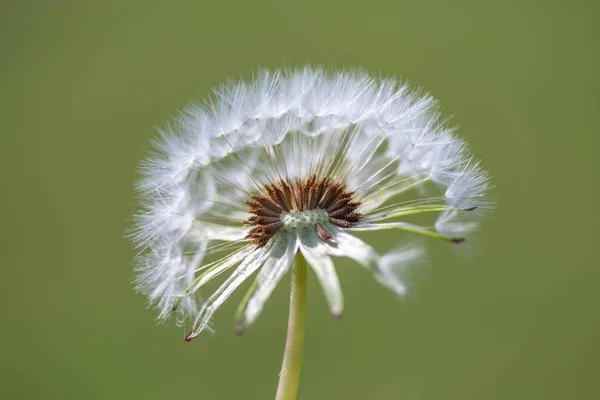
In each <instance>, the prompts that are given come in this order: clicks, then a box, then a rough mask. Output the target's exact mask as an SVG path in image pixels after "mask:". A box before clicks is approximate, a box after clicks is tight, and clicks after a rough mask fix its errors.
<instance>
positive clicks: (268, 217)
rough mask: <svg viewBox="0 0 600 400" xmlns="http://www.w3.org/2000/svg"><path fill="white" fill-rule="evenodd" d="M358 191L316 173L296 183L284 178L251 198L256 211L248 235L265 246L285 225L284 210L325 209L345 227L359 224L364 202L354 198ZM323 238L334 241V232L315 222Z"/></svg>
mask: <svg viewBox="0 0 600 400" xmlns="http://www.w3.org/2000/svg"><path fill="white" fill-rule="evenodd" d="M353 195H354V192H349V191H347V190H346V186H345V185H343V184H341V183H339V182H334V181H332V180H331V179H330V178H327V177H323V178H321V179H319V178H318V177H317V176H316V175H312V176H310V177H309V178H306V179H299V178H296V179H295V180H294V182H293V183H291V182H289V181H288V182H286V181H283V180H280V181H279V182H276V183H273V184H270V185H265V186H264V188H263V191H262V195H260V196H252V201H247V202H246V204H247V205H248V212H249V213H250V214H253V215H252V216H251V217H250V218H248V221H246V222H245V225H249V226H253V228H252V229H250V232H248V235H247V236H246V238H247V239H251V240H252V241H253V242H254V243H255V244H256V246H257V247H263V246H264V245H266V244H267V243H268V242H269V239H271V237H273V235H275V233H277V231H278V230H279V229H281V228H282V227H283V222H282V221H281V219H280V216H281V214H282V213H289V212H302V211H309V210H317V209H319V210H324V211H325V212H326V213H327V216H328V217H329V222H331V223H332V224H334V225H337V226H339V227H342V228H347V227H350V226H353V225H356V223H358V221H359V220H360V217H361V214H360V213H359V212H357V211H356V209H357V208H358V206H360V202H356V201H352V196H353ZM315 229H316V231H317V234H318V235H319V237H320V238H321V239H323V240H331V239H332V235H331V233H330V232H329V231H328V230H327V229H326V228H325V227H324V226H322V225H320V224H315Z"/></svg>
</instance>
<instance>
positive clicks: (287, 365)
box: [275, 252, 307, 400]
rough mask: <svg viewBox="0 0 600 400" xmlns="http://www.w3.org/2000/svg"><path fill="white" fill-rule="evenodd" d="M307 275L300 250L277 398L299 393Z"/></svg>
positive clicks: (282, 399) (292, 399) (290, 397)
mask: <svg viewBox="0 0 600 400" xmlns="http://www.w3.org/2000/svg"><path fill="white" fill-rule="evenodd" d="M306 277H307V267H306V260H305V259H304V256H302V253H300V252H298V253H297V254H296V262H295V264H294V268H293V270H292V289H291V292H290V316H289V320H288V330H287V335H286V341H285V353H284V355H283V364H282V365H281V372H280V374H279V386H278V387H277V396H276V397H275V398H276V400H295V399H296V394H297V393H298V382H299V381H300V365H301V363H302V345H303V344H304V328H305V322H306V321H305V320H306V287H307V285H306Z"/></svg>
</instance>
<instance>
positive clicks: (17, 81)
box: [0, 0, 600, 400]
mask: <svg viewBox="0 0 600 400" xmlns="http://www.w3.org/2000/svg"><path fill="white" fill-rule="evenodd" d="M599 4H600V3H598V2H592V1H589V2H585V1H574V2H573V1H566V0H565V1H525V2H523V1H507V2H481V1H474V0H473V1H442V0H437V1H436V0H432V1H431V0H430V1H415V0H413V1H405V2H399V1H391V0H390V1H382V0H372V1H367V2H364V1H353V0H352V1H350V0H347V1H335V2H328V1H322V0H321V1H316V0H304V1H261V0H259V1H249V2H245V1H237V2H232V1H222V2H203V1H170V2H165V1H155V0H145V1H138V0H135V1H125V2H122V1H106V0H104V1H73V0H70V1H67V0H63V1H25V0H23V1H4V2H2V5H1V11H0V32H1V35H0V51H1V53H0V54H1V56H0V57H1V62H0V88H1V90H0V102H1V107H0V116H1V121H2V131H1V133H0V148H1V149H2V150H1V153H2V157H0V163H1V170H0V174H1V186H0V187H1V188H2V196H1V198H0V202H1V203H0V205H1V206H0V214H1V226H2V229H1V230H0V235H1V237H0V264H1V266H2V273H1V275H0V276H1V282H2V283H1V287H2V289H1V290H0V300H1V303H0V310H1V318H0V321H1V322H0V324H1V325H0V349H1V350H0V397H1V398H3V399H174V398H193V399H215V400H217V399H271V398H273V397H274V393H275V388H276V385H277V377H278V372H279V368H280V363H281V356H282V354H283V345H284V335H285V329H286V323H287V322H286V318H287V307H288V291H289V288H288V285H287V284H283V285H280V287H278V289H277V291H276V292H275V294H274V296H273V298H272V299H271V300H270V301H269V303H268V304H267V307H266V309H265V311H264V312H263V314H262V315H261V317H260V319H259V320H258V321H257V323H256V324H255V325H254V326H253V327H252V328H251V329H249V330H248V331H247V333H246V334H245V335H244V336H243V337H237V336H235V334H234V333H233V329H232V325H233V314H234V310H235V308H236V307H237V303H238V300H239V299H240V297H241V295H242V294H243V293H244V292H245V290H241V291H240V292H239V293H238V294H237V296H234V298H233V299H232V301H230V302H228V303H227V305H226V306H225V307H223V309H221V310H220V312H219V313H218V314H217V317H216V321H215V323H216V328H217V334H216V335H214V336H211V335H205V336H202V338H200V339H197V340H195V341H193V342H191V343H185V342H184V341H183V336H184V335H185V333H186V331H184V329H183V328H179V327H177V326H176V325H175V324H174V323H172V324H170V325H166V326H165V325H160V326H157V325H156V323H155V321H154V318H155V315H156V313H155V312H154V311H153V310H149V309H147V308H146V299H145V298H144V297H142V296H140V295H138V294H135V293H134V292H133V290H132V284H131V279H132V271H131V260H132V258H133V256H134V254H135V252H134V250H133V249H132V248H131V245H130V243H129V242H128V241H127V240H126V239H124V238H123V232H124V231H125V230H126V228H127V227H128V226H129V225H130V223H131V215H132V214H133V213H134V211H135V210H136V207H137V200H136V197H135V193H134V190H133V186H132V185H133V182H134V180H135V179H136V177H137V173H136V167H137V165H138V164H139V162H140V160H141V159H142V157H143V155H144V152H145V151H146V150H147V148H148V147H147V142H148V139H149V138H150V137H152V136H153V135H154V132H155V128H156V127H160V126H162V125H163V124H164V123H165V121H166V120H167V119H168V118H169V117H170V116H173V115H174V114H175V113H176V110H177V109H181V108H182V107H183V106H184V105H185V104H186V103H187V102H188V100H189V99H190V98H192V97H198V96H200V95H205V94H208V93H209V92H210V90H211V88H212V87H213V86H215V85H217V84H218V83H220V82H222V81H224V80H227V79H230V78H239V77H250V76H251V75H252V72H253V71H255V70H256V68H257V67H281V66H302V65H304V64H306V63H311V64H323V65H325V66H335V67H356V66H359V67H363V68H365V69H366V70H367V71H369V72H371V73H373V74H381V75H384V76H388V75H394V76H397V77H402V78H404V79H408V80H409V81H410V82H412V83H413V85H415V86H422V87H424V88H426V90H428V91H430V92H431V93H432V94H433V95H434V96H435V97H436V98H438V99H439V100H440V101H441V103H442V104H443V105H444V110H445V112H446V115H447V116H450V115H454V117H453V119H452V121H453V123H454V124H457V125H459V127H460V133H461V135H462V136H463V137H464V138H465V139H466V140H467V141H468V142H469V143H470V145H471V147H472V149H473V151H474V153H475V154H476V155H478V156H479V157H481V159H482V160H483V167H484V168H485V169H487V170H488V171H490V173H491V175H492V177H493V178H492V183H493V184H494V185H496V186H497V189H496V190H495V191H494V192H493V195H494V196H495V197H496V199H497V200H498V208H497V210H496V212H495V213H494V214H493V215H492V217H491V218H490V219H489V220H487V221H485V223H484V226H483V229H482V232H481V243H480V247H481V255H480V256H478V257H476V258H474V259H473V260H471V261H470V260H468V259H465V258H464V257H460V256H459V255H457V254H455V252H453V251H452V250H451V249H449V248H448V247H447V246H443V245H439V244H437V243H436V244H432V245H431V249H432V252H431V253H432V254H431V264H430V266H429V268H427V269H426V270H424V271H423V272H422V273H421V272H419V273H418V274H417V275H418V277H417V278H416V279H415V280H414V282H412V286H411V287H412V289H413V295H412V296H410V297H409V298H408V299H406V300H404V301H398V300H397V299H395V298H394V296H393V295H392V294H391V293H390V292H388V291H386V290H384V289H381V288H380V287H379V286H378V285H377V283H375V281H374V280H373V279H371V277H370V276H369V274H368V273H366V272H365V271H364V270H363V269H362V268H360V267H358V266H357V265H355V264H353V263H352V262H349V261H341V262H339V263H338V264H337V266H338V270H339V273H340V275H341V280H342V283H343V287H344V291H345V297H346V312H345V314H344V317H343V319H342V320H340V321H335V320H332V319H331V318H330V316H329V314H328V311H327V307H326V304H325V301H324V298H323V294H322V292H321V290H320V288H319V287H318V285H317V282H316V280H315V277H314V276H310V277H309V278H310V281H309V285H310V288H309V289H310V290H309V315H308V327H307V337H306V342H305V354H304V365H303V372H302V379H301V382H300V393H299V398H300V399H565V398H568V399H598V398H600V387H599V386H598V374H599V371H600V366H599V360H600V312H598V305H599V297H598V284H599V282H600V268H599V264H600V263H599V262H598V256H597V253H596V252H594V251H593V248H594V247H595V246H598V243H597V241H596V240H595V239H597V233H596V232H597V226H598V225H597V223H598V222H599V221H598V212H597V211H594V208H593V207H595V205H596V203H597V201H598V197H597V194H598V192H597V190H598V173H599V172H600V168H599V163H598V161H597V160H598V155H597V149H598V145H599V144H600V142H599V139H598V125H597V121H596V120H597V116H598V111H599V110H600V107H599V105H600V104H599V98H600V97H599V93H600V91H599V90H600V78H599V75H598V71H599V70H600V68H599V67H600V63H599V60H600V56H599V50H600V49H599V48H598V42H599V39H600V28H599V25H598V23H597V18H598V15H600V6H599ZM385 240H386V239H385V238H384V242H385ZM387 240H388V241H389V240H390V239H387ZM287 282H289V278H288V280H287Z"/></svg>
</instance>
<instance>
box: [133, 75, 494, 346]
mask: <svg viewBox="0 0 600 400" xmlns="http://www.w3.org/2000/svg"><path fill="white" fill-rule="evenodd" d="M154 149H155V150H154V152H153V153H152V154H150V156H149V157H148V159H147V160H146V161H144V162H143V163H142V167H141V170H142V173H143V178H142V179H141V180H140V182H139V184H138V189H139V190H140V193H141V195H142V198H143V200H142V202H143V206H142V210H141V212H140V213H139V215H137V217H136V224H135V228H134V231H133V233H132V237H133V238H134V241H135V243H136V244H137V245H138V246H139V247H140V249H141V250H140V255H139V257H138V270H139V271H138V276H137V281H138V288H139V289H140V290H141V291H142V292H144V293H146V294H147V295H148V297H149V299H150V301H151V302H152V303H153V304H155V305H156V307H157V308H158V309H159V317H160V318H161V319H163V318H165V317H166V316H168V315H169V314H170V313H171V310H172V309H174V308H177V310H178V311H179V312H180V317H181V318H180V321H185V320H188V319H189V320H192V321H194V323H193V329H192V332H190V335H188V338H192V337H195V336H197V335H198V334H199V333H200V332H201V331H202V330H203V329H205V328H207V327H208V325H209V322H210V317H211V316H212V314H213V313H214V311H215V310H216V309H217V308H218V306H219V305H220V304H222V302H224V301H225V299H226V298H227V297H229V295H230V294H231V292H233V290H234V289H235V288H237V287H238V286H239V284H241V283H242V282H243V280H244V279H246V278H248V277H249V276H250V275H251V274H252V273H254V272H255V271H257V270H259V275H258V281H257V282H258V283H257V285H256V287H253V289H252V290H253V292H252V293H250V296H249V297H248V302H247V303H246V304H243V305H242V306H241V308H240V324H241V327H242V328H245V326H246V325H248V324H250V323H251V322H253V321H254V320H255V319H256V317H257V316H258V314H259V313H260V310H262V307H263V306H264V303H265V302H266V301H267V299H268V297H269V295H270V293H271V292H272V290H273V288H274V287H275V285H276V284H277V282H278V281H279V279H281V277H282V276H283V275H284V274H285V273H286V272H287V271H288V270H289V269H290V268H291V264H292V260H293V258H294V254H295V252H296V251H301V252H303V253H305V256H306V259H307V260H308V262H309V264H310V265H311V266H312V267H313V268H314V269H315V272H316V275H317V277H318V279H319V280H320V282H321V285H322V287H323V289H324V291H325V292H326V297H327V299H328V302H329V304H330V307H331V308H332V313H334V314H336V315H338V314H339V313H341V311H342V307H343V299H342V294H341V289H340V284H339V281H338V277H337V275H336V274H335V268H334V267H333V263H332V262H331V258H330V256H334V257H336V256H346V257H350V258H352V259H354V260H356V261H357V262H358V263H360V264H361V265H363V266H365V267H366V268H368V269H369V270H371V271H372V272H373V274H374V276H375V277H376V279H378V280H379V281H380V282H381V283H382V284H383V285H384V286H386V287H388V288H390V289H392V290H393V291H394V292H396V293H398V294H403V293H404V292H405V291H406V289H405V287H404V285H403V284H402V282H401V281H400V279H399V277H398V276H397V275H396V274H393V273H392V271H394V270H398V268H397V267H399V266H400V267H402V268H404V265H405V264H407V263H408V262H410V261H414V260H416V259H417V258H418V254H421V253H418V252H417V250H416V249H415V248H412V247H408V248H407V247H404V248H403V250H402V251H401V252H399V251H395V252H393V253H389V254H387V255H383V256H380V255H379V254H377V252H376V251H375V250H374V249H373V248H372V247H371V246H369V245H368V244H366V243H364V242H363V241H362V240H359V239H358V238H356V237H354V236H352V235H351V234H350V233H349V232H351V231H352V229H350V230H344V229H341V228H338V227H336V226H333V225H331V226H330V227H329V229H330V231H331V232H332V233H333V235H334V241H335V243H336V244H335V246H332V245H331V243H329V242H324V241H322V240H321V239H319V237H318V236H317V235H316V233H315V232H314V231H311V230H310V228H308V229H307V228H306V227H291V226H286V228H285V229H284V230H283V231H282V232H279V233H277V234H276V235H275V236H274V237H273V238H272V239H271V241H270V243H269V244H268V245H267V246H265V247H264V248H261V249H258V250H257V249H255V248H253V246H254V245H253V244H252V243H250V242H249V241H248V240H245V239H244V237H245V234H246V232H247V228H245V227H244V226H243V225H242V224H241V223H240V222H239V221H240V220H242V221H243V220H244V219H246V218H247V217H248V213H247V212H246V208H247V207H246V205H245V204H244V201H245V200H248V196H249V194H257V193H258V192H259V189H260V187H261V186H262V185H263V184H265V183H268V182H270V181H275V180H278V179H280V178H283V177H285V178H291V179H293V178H294V177H307V176H308V175H309V174H312V173H315V172H319V173H320V175H321V176H324V175H326V176H330V177H331V178H334V179H337V180H340V181H342V182H343V183H345V184H346V185H347V186H348V187H349V188H350V189H351V190H354V191H355V192H356V195H355V196H356V198H357V199H358V200H360V201H361V202H362V205H361V208H360V209H359V211H360V212H361V213H363V214H364V219H363V220H361V223H360V224H359V225H358V226H356V227H354V228H353V229H354V230H360V229H363V230H374V229H401V230H405V231H408V232H412V233H420V234H424V235H426V236H431V237H435V238H439V239H443V240H447V241H453V240H454V241H456V242H458V240H457V238H456V237H455V235H460V236H461V238H463V237H464V236H465V235H466V234H468V233H469V232H471V231H472V230H474V229H475V228H476V227H477V225H478V219H479V218H478V214H477V213H472V212H471V211H472V210H474V208H476V207H478V208H480V209H481V208H483V207H487V208H489V207H490V203H489V202H488V201H486V198H485V193H486V190H487V189H488V183H487V181H488V178H487V174H486V173H485V172H483V171H482V170H481V169H480V167H479V163H478V162H477V161H474V160H473V159H472V157H471V155H470V154H469V152H468V150H467V147H466V145H465V143H464V142H463V141H462V140H460V139H458V138H456V137H455V135H454V133H453V130H452V129H451V128H449V127H447V125H446V123H445V121H442V120H440V112H439V109H438V106H437V104H436V102H435V101H434V100H433V99H432V98H431V97H430V96H429V95H426V94H425V95H423V94H421V93H419V92H418V91H414V90H411V89H410V88H409V87H408V86H407V85H405V84H402V83H399V82H397V81H395V80H393V79H385V80H376V79H374V78H372V77H371V76H369V75H367V74H366V73H364V72H361V71H350V72H348V71H343V72H332V73H329V72H325V71H324V70H322V69H320V68H312V67H305V68H303V69H300V70H283V71H274V72H272V71H262V72H260V73H259V74H258V76H257V77H256V78H255V79H254V80H253V81H251V82H236V83H230V84H226V85H222V86H220V87H218V88H217V89H215V91H214V95H213V96H212V98H211V99H209V100H208V101H206V102H202V103H200V104H193V105H191V106H189V107H187V108H186V109H185V110H184V111H183V112H182V113H181V114H180V115H179V116H178V117H177V118H176V119H175V120H174V121H172V122H171V123H170V124H169V125H168V126H167V127H166V128H165V129H164V130H163V131H161V132H159V137H158V138H157V139H156V140H155V141H154ZM465 209H468V211H465ZM425 212H435V213H437V214H438V215H439V218H438V221H437V223H435V225H434V226H432V227H420V226H416V225H412V224H410V223H407V222H404V221H401V220H398V218H403V217H404V216H406V215H410V214H417V213H425ZM466 214H468V218H466V217H465V215H466ZM390 218H396V221H395V222H394V221H387V220H389V219H390ZM383 221H386V222H383ZM227 243H230V244H231V245H232V247H230V249H233V250H228V251H229V253H220V256H219V257H220V258H219V260H218V261H216V262H213V263H211V264H206V263H205V262H204V258H205V254H206V253H207V249H210V248H211V247H213V246H215V245H219V244H227ZM261 268H262V269H261ZM230 271H233V272H230ZM261 271H262V272H261ZM221 273H229V278H228V279H226V281H225V283H224V284H222V285H221V286H220V287H219V288H218V289H217V290H216V291H215V292H214V293H213V294H212V295H210V296H208V297H207V298H206V299H205V300H203V299H201V298H200V297H199V296H198V295H197V293H198V290H199V289H200V288H201V287H202V286H203V285H204V284H205V283H206V282H208V281H210V280H211V279H212V278H213V277H214V276H217V275H219V274H221Z"/></svg>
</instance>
